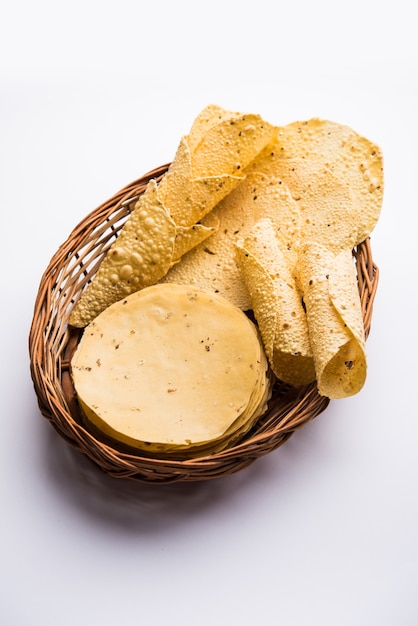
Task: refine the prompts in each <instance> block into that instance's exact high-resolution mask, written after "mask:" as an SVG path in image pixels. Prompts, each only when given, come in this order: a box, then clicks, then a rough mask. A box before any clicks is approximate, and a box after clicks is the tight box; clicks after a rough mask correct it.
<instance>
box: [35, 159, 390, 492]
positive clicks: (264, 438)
mask: <svg viewBox="0 0 418 626" xmlns="http://www.w3.org/2000/svg"><path fill="white" fill-rule="evenodd" d="M167 168H168V164H167V165H163V166H161V167H159V168H156V169H154V170H152V171H151V172H149V173H148V174H146V175H145V176H143V177H141V178H139V179H138V180H135V181H133V182H132V183H131V184H129V185H127V186H126V187H124V188H123V189H121V190H120V191H119V192H118V193H116V194H115V195H114V196H113V197H112V198H110V199H109V200H108V201H107V202H105V203H104V204H102V205H101V206H99V207H98V208H97V209H95V210H94V211H92V212H91V213H90V214H89V215H87V216H86V217H85V218H84V219H83V220H82V221H81V222H80V224H79V225H78V226H77V227H76V228H75V229H74V230H73V231H72V233H71V234H70V235H69V237H68V239H67V240H66V241H65V243H64V244H63V245H61V246H60V248H59V249H58V251H57V252H56V254H55V255H54V256H53V258H52V259H51V261H50V263H49V266H48V267H47V269H46V271H45V272H44V274H43V276H42V278H41V282H40V286H39V291H38V295H37V298H36V302H35V307H34V315H33V320H32V325H31V328H30V334H29V354H30V369H31V377H32V381H33V384H34V388H35V393H36V396H37V399H38V405H39V409H40V412H41V414H42V415H43V416H44V417H45V418H46V419H48V420H49V421H50V423H51V424H52V425H53V426H54V427H55V429H56V430H57V431H58V433H59V434H60V435H61V436H62V437H63V438H64V439H65V440H67V441H68V442H69V443H70V444H71V445H72V446H74V447H75V448H76V449H77V450H79V451H80V452H82V453H83V454H85V455H86V456H87V457H88V458H89V459H90V460H91V461H93V462H94V463H95V464H96V466H98V467H99V468H100V469H101V470H103V471H104V472H105V473H107V474H109V475H111V476H113V477H120V478H130V479H135V480H138V481H142V482H148V483H155V484H164V483H169V482H180V481H182V482H191V481H202V480H209V479H213V478H219V477H221V476H225V475H228V474H232V473H234V472H237V471H238V470H241V469H243V468H245V467H247V466H249V465H250V464H251V463H253V462H254V461H255V460H256V459H257V458H259V457H260V456H262V455H265V454H267V453H269V452H271V451H273V450H275V449H277V448H278V447H279V446H281V445H282V444H283V443H285V442H286V441H287V440H288V439H289V437H290V436H291V435H292V434H293V433H294V432H295V431H296V430H297V429H299V428H301V427H302V426H304V425H305V424H306V423H307V422H309V421H310V420H312V419H313V418H315V417H317V416H318V415H319V414H320V413H322V412H323V411H324V410H325V409H326V407H327V406H328V403H329V400H328V398H325V397H322V396H320V395H319V394H318V392H317V388H316V384H311V385H308V386H305V387H300V388H294V387H290V386H289V385H286V384H283V383H281V382H280V381H277V382H276V383H275V385H274V389H273V395H272V398H271V400H270V402H269V406H268V411H267V412H266V413H265V414H264V415H263V417H262V418H261V419H260V420H259V421H258V423H257V424H256V426H255V427H254V428H253V429H252V430H251V432H250V433H248V434H247V435H246V436H245V438H244V439H242V440H241V441H240V442H239V443H238V444H237V445H234V446H233V447H231V448H229V449H227V450H225V451H223V452H220V453H217V454H213V455H210V456H206V457H201V458H197V459H189V460H184V461H177V460H168V459H157V458H148V457H146V456H142V453H136V452H135V451H132V450H129V449H127V448H123V446H120V447H119V446H118V445H117V444H115V442H111V441H110V440H108V441H106V440H105V438H104V437H103V436H102V435H100V434H99V433H94V432H93V431H92V430H91V428H89V427H87V426H86V425H85V424H84V423H83V419H82V416H81V414H80V411H79V408H78V404H77V400H76V396H75V391H74V387H73V385H72V380H71V375H70V371H69V367H70V361H71V357H72V355H73V353H74V350H75V348H76V346H77V343H78V340H79V337H80V334H81V331H80V330H76V329H73V328H71V327H69V326H68V318H69V314H70V311H71V308H72V306H73V304H74V302H75V301H76V300H77V299H78V297H79V295H80V293H81V292H82V290H83V289H84V288H85V286H86V284H87V283H88V282H89V281H90V280H91V278H92V277H93V276H94V274H95V272H96V271H97V269H98V266H99V265H100V262H101V260H102V259H103V257H104V255H105V254H106V251H107V250H108V248H109V246H110V245H111V244H112V243H113V241H114V239H115V238H116V237H117V235H118V232H119V230H120V229H121V227H122V226H123V224H124V222H125V221H126V219H127V217H128V216H129V213H130V211H131V208H132V203H133V202H134V200H136V198H137V197H138V196H139V195H140V194H141V193H143V192H144V191H145V188H146V185H147V183H148V181H149V180H150V179H152V178H154V179H156V180H157V181H158V180H160V179H161V177H162V176H163V175H164V173H165V172H166V171H167ZM353 254H354V256H355V259H356V267H357V278H358V287H359V293H360V298H361V306H362V312H363V319H364V327H365V331H366V337H367V336H368V334H369V331H370V325H371V318H372V309H373V302H374V298H375V294H376V289H377V284H378V274H379V272H378V268H377V266H376V265H375V263H374V262H373V258H372V252H371V247H370V240H369V238H368V239H367V240H366V241H364V242H363V243H361V244H360V245H359V246H358V247H357V249H355V250H354V251H353Z"/></svg>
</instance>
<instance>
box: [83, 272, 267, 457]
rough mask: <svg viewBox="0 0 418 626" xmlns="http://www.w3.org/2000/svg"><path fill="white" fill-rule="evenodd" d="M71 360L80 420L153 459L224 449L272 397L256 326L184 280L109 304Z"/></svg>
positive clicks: (249, 426)
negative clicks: (151, 455) (80, 415)
mask: <svg viewBox="0 0 418 626" xmlns="http://www.w3.org/2000/svg"><path fill="white" fill-rule="evenodd" d="M71 365H72V376H73V382H74V386H75V389H76V392H77V397H78V400H79V403H80V407H81V410H82V413H83V414H84V416H85V418H86V419H87V421H88V422H91V423H92V424H93V425H94V426H95V427H97V428H98V429H99V430H101V431H102V432H103V433H105V434H106V435H108V436H110V437H111V438H113V439H115V440H118V441H119V442H121V443H123V444H126V445H128V446H131V447H134V448H136V449H140V450H141V451H143V452H147V453H149V454H158V456H169V457H173V458H188V457H196V456H202V455H206V454H209V453H213V452H217V451H220V450H222V449H224V448H225V447H227V446H229V445H230V444H231V443H233V442H235V441H236V440H237V439H238V438H239V437H241V436H242V435H244V434H245V433H246V432H247V431H248V430H249V429H250V428H251V426H252V425H253V424H254V422H255V421H256V420H257V419H258V418H259V417H260V415H262V414H263V413H264V411H265V410H266V408H267V401H268V399H269V397H270V395H271V381H270V377H269V370H268V364H267V359H266V357H265V353H264V349H263V346H262V343H261V340H260V337H259V334H258V331H257V329H256V327H255V325H254V324H253V323H252V322H251V321H250V320H249V318H248V317H247V315H246V314H245V313H243V312H242V311H241V310H240V309H238V308H237V307H235V306H234V305H232V304H231V303H230V302H228V301H227V300H225V299H224V298H222V297H221V296H219V295H217V294H214V293H211V292H210V291H208V290H204V289H199V288H193V287H188V286H184V285H174V284H163V285H154V286H151V287H147V288H145V289H143V290H141V291H138V292H136V293H134V294H132V295H130V296H128V297H127V298H125V299H124V300H121V301H119V302H117V303H115V304H113V305H111V306H110V307H108V308H107V309H106V310H105V311H104V312H102V313H101V314H100V315H98V316H97V317H96V319H95V320H94V321H93V322H92V323H91V324H90V325H89V326H87V327H86V329H85V331H84V334H83V336H82V338H81V340H80V343H79V346H78V348H77V351H76V353H75V354H74V356H73V359H72V364H71Z"/></svg>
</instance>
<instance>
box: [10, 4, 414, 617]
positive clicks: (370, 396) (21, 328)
mask: <svg viewBox="0 0 418 626" xmlns="http://www.w3.org/2000/svg"><path fill="white" fill-rule="evenodd" d="M5 5H8V6H5ZM63 7H64V8H63ZM273 9H274V11H273ZM412 9H413V3H412V4H411V3H410V2H407V1H406V0H398V1H397V2H395V3H382V2H377V1H376V2H372V1H370V0H364V1H363V2H356V1H354V2H350V3H347V4H340V3H337V2H334V3H332V4H331V3H329V4H328V3H326V2H323V1H322V0H319V1H317V2H308V1H306V2H301V1H297V0H296V1H293V2H287V3H282V2H267V1H266V0H257V2H255V3H249V2H245V0H242V1H241V2H237V1H232V2H228V1H227V0H224V1H223V2H220V1H218V0H211V1H208V2H203V3H199V2H195V3H189V2H185V1H184V0H177V1H176V2H168V1H166V0H161V1H159V2H155V3H151V2H148V3H144V2H128V1H126V0H120V1H119V2H118V3H110V2H108V1H107V0H103V2H101V3H96V2H91V1H89V0H84V1H83V2H80V1H79V0H76V1H74V2H71V3H67V4H64V3H58V2H47V1H45V0H40V1H39V2H36V3H29V2H19V1H17V2H14V3H4V4H3V8H2V9H1V16H0V159H1V161H0V177H1V186H0V205H1V208H2V218H1V224H2V237H1V239H2V246H1V307H0V311H1V329H2V360H3V365H2V372H1V379H0V380H1V400H2V404H1V438H0V446H1V454H0V463H1V470H0V484H1V500H0V501H1V517H0V537H1V539H0V541H1V557H0V576H1V580H0V623H1V624H2V625H3V624H4V626H33V625H38V624H42V626H70V625H71V626H74V624H78V626H87V625H89V626H90V625H91V626H94V625H95V624H101V625H104V626H108V625H110V624H115V623H118V624H122V623H129V624H136V623H138V624H140V623H141V624H142V623H145V624H152V625H154V624H156V625H158V626H159V625H160V624H161V625H165V624H172V625H173V626H177V625H186V626H187V625H189V624H190V625H191V624H200V625H202V626H207V625H209V624H211V625H212V624H219V625H221V626H223V625H224V624H225V625H226V624H228V625H235V624H240V625H241V624H242V625H247V624H248V625H250V624H251V625H252V624H257V625H260V626H261V625H264V624H280V625H283V626H394V625H396V626H416V624H417V623H418V600H417V599H416V591H417V587H418V526H417V522H418V504H417V487H418V454H417V438H418V409H417V402H418V400H417V394H416V389H417V378H416V355H417V346H418V342H417V320H416V287H417V277H416V270H417V256H416V249H417V241H416V239H417V234H416V233H417V219H416V215H417V209H418V206H417V204H418V193H417V183H418V158H417V146H418V131H417V111H418V74H417V72H418V48H417V44H416V43H415V42H416V21H415V18H414V16H413V13H412ZM212 102H213V103H217V104H219V105H221V106H223V107H225V108H230V109H233V110H240V111H246V112H257V113H260V114H262V115H263V116H264V117H265V118H266V119H267V120H268V121H270V122H272V123H274V124H284V123H287V122H290V121H295V120H298V119H299V120H300V119H308V118H310V117H314V116H319V117H324V118H328V119H332V120H334V121H338V122H341V123H345V124H348V125H351V126H352V127H353V128H354V129H355V130H357V131H358V132H360V133H362V134H364V135H366V136H367V137H368V138H369V139H371V140H373V141H375V142H376V143H379V144H380V146H381V148H382V150H383V152H384V156H385V174H386V187H385V200H384V207H383V211H382V215H381V219H380V221H379V224H378V226H377V227H376V229H375V231H374V233H373V234H372V248H373V254H374V258H375V261H376V263H377V264H378V266H379V268H380V272H381V279H380V284H379V290H378V294H377V297H376V301H375V308H374V316H373V325H372V332H371V335H370V338H369V341H368V344H367V349H368V361H369V373H368V379H367V383H366V386H365V387H364V389H363V390H362V391H361V393H360V394H358V395H357V396H355V397H354V398H351V399H347V400H341V401H334V402H333V403H331V405H330V406H329V408H328V409H327V411H326V412H325V413H323V414H322V415H321V416H319V417H318V418H317V419H316V420H314V421H313V422H312V423H310V424H309V425H307V426H305V427H304V428H303V429H302V430H301V431H299V432H298V433H297V434H295V435H294V437H293V438H291V439H290V441H289V442H288V443H286V445H285V446H283V447H281V448H279V450H277V451H275V452H273V453H271V454H269V455H268V456H266V457H265V458H263V459H260V460H258V461H257V462H256V463H254V464H253V465H252V466H251V467H250V468H248V469H246V470H243V471H241V472H239V473H237V474H235V475H234V476H231V477H228V478H223V479H221V480H216V481H210V482H208V483H202V484H198V483H193V484H185V485H181V484H180V485H172V486H163V487H162V486H160V487H157V486H150V485H140V484H133V483H131V482H128V483H127V482H118V481H116V480H112V479H108V478H106V477H104V476H103V475H102V474H101V473H99V472H98V471H97V470H96V469H95V468H94V467H92V466H91V465H90V464H89V463H87V462H86V461H85V460H84V459H83V458H82V457H81V455H79V454H78V453H76V452H74V451H73V450H72V449H71V448H70V447H69V446H68V445H67V444H66V443H65V442H64V441H63V440H62V439H60V438H59V437H58V435H56V433H55V431H54V430H53V429H52V428H51V426H50V425H49V424H48V423H47V422H46V421H45V420H44V419H43V418H42V417H41V416H40V413H39V411H38V408H37V402H36V397H35V395H34V391H33V386H32V382H31V380H30V375H29V363H28V350H27V337H28V332H29V326H30V323H31V319H32V312H33V304H34V300H35V297H36V293H37V290H38V286H39V281H40V278H41V275H42V273H43V271H44V269H45V268H46V266H47V265H48V263H49V260H50V258H51V256H52V255H53V254H54V253H55V251H56V249H57V248H58V246H59V245H60V244H61V243H62V242H63V241H64V240H65V239H66V238H67V236H68V234H69V233H70V231H71V230H72V228H73V227H74V226H76V225H77V224H78V222H79V221H80V220H81V219H82V218H83V217H84V215H85V214H86V213H87V212H89V211H90V210H92V209H93V208H95V207H96V206H98V205H99V204H101V203H102V202H103V201H104V200H106V199H107V198H109V197H110V196H111V195H113V193H115V192H116V191H118V190H119V189H120V188H121V187H123V186H124V185H125V184H127V183H128V182H130V181H131V180H134V179H135V178H137V177H139V176H141V175H142V174H145V173H146V172H147V171H149V170H151V169H152V168H154V167H156V166H158V165H161V164H163V163H166V162H167V161H169V160H171V159H172V157H173V155H174V151H175V149H176V147H177V143H178V140H179V138H180V136H181V135H182V134H185V133H187V132H188V130H189V127H190V125H191V122H192V121H193V119H194V117H195V116H196V115H197V114H198V112H200V110H201V109H202V108H203V107H204V106H206V105H207V104H209V103H212Z"/></svg>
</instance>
